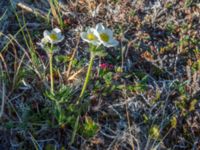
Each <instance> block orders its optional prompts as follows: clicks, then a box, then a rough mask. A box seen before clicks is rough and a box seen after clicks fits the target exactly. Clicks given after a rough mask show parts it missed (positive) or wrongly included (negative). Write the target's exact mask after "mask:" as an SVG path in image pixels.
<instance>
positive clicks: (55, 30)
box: [52, 28, 61, 34]
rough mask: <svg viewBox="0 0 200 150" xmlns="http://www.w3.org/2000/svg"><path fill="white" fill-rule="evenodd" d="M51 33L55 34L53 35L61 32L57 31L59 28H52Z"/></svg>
mask: <svg viewBox="0 0 200 150" xmlns="http://www.w3.org/2000/svg"><path fill="white" fill-rule="evenodd" d="M52 32H55V33H57V34H58V33H61V30H60V29H59V28H54V29H53V30H52Z"/></svg>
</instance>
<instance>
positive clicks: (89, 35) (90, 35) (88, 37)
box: [81, 28, 101, 46]
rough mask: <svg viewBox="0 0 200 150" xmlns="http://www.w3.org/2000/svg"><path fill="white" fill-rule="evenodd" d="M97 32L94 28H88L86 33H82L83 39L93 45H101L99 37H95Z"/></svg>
mask: <svg viewBox="0 0 200 150" xmlns="http://www.w3.org/2000/svg"><path fill="white" fill-rule="evenodd" d="M95 32H96V30H95V29H94V28H88V29H87V31H86V32H82V33H81V38H82V39H83V40H84V41H86V42H88V43H91V44H93V45H96V46H98V45H101V43H100V41H99V40H98V37H97V36H96V35H95Z"/></svg>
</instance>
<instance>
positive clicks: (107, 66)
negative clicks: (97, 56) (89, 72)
mask: <svg viewBox="0 0 200 150" xmlns="http://www.w3.org/2000/svg"><path fill="white" fill-rule="evenodd" d="M99 67H100V68H101V69H102V70H106V69H112V68H113V65H111V64H107V63H102V64H100V65H99Z"/></svg>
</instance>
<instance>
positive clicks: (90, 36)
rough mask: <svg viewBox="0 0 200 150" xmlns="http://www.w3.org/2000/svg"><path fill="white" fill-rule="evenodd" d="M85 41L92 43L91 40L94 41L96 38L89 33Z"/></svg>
mask: <svg viewBox="0 0 200 150" xmlns="http://www.w3.org/2000/svg"><path fill="white" fill-rule="evenodd" d="M87 39H88V40H90V41H93V40H96V36H95V35H94V34H93V33H89V34H88V35H87Z"/></svg>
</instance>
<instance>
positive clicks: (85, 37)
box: [81, 32, 87, 40]
mask: <svg viewBox="0 0 200 150" xmlns="http://www.w3.org/2000/svg"><path fill="white" fill-rule="evenodd" d="M81 38H82V40H87V33H86V32H81Z"/></svg>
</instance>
